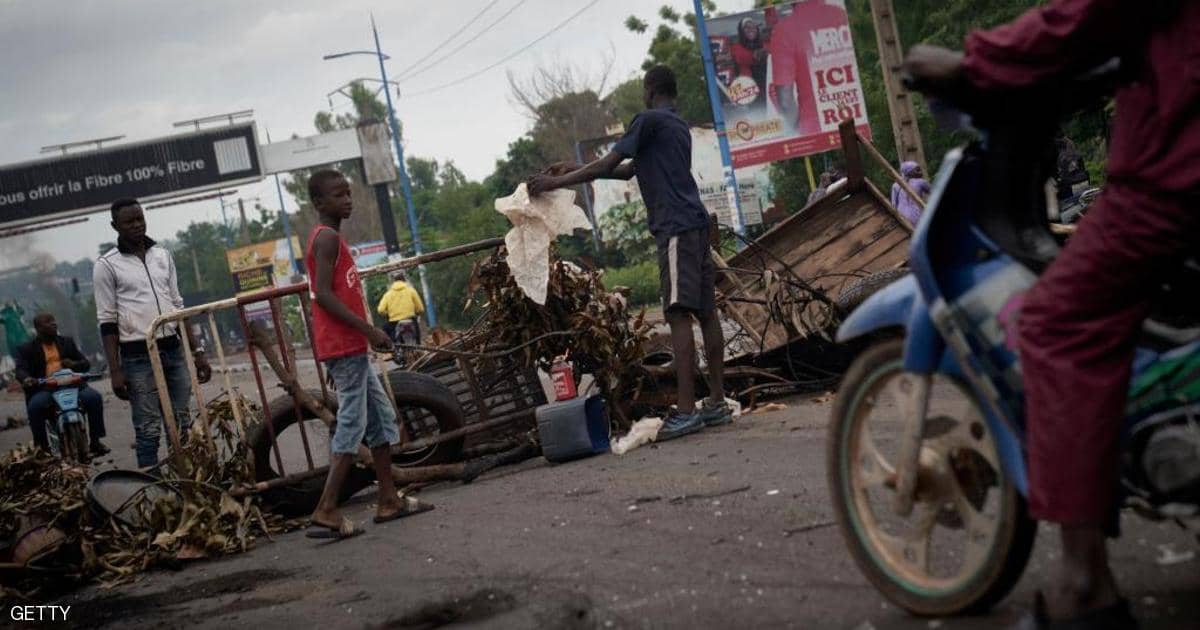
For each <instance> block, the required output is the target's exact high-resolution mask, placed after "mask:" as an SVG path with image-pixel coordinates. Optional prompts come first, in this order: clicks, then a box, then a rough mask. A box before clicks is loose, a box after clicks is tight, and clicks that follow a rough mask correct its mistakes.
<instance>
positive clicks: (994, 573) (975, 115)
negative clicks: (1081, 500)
mask: <svg viewBox="0 0 1200 630" xmlns="http://www.w3.org/2000/svg"><path fill="white" fill-rule="evenodd" d="M1106 79H1107V75H1104V74H1097V75H1094V76H1089V77H1087V78H1086V79H1081V80H1079V81H1077V82H1075V83H1073V84H1071V85H1068V86H1066V87H1067V88H1068V89H1066V90H1064V92H1063V93H1061V94H1058V95H1044V96H1043V97H1042V98H1041V99H1040V100H1039V102H1040V109H1039V108H1031V109H1030V110H1029V111H1028V112H1026V114H1027V115H1022V116H1001V115H999V114H997V113H990V112H988V111H987V109H986V106H982V105H981V106H979V107H977V108H975V107H974V105H975V104H972V103H957V105H960V106H961V109H963V110H965V111H970V112H971V117H970V118H969V119H968V117H967V116H966V115H965V114H959V113H956V112H954V111H951V110H946V111H945V112H943V117H947V116H948V117H949V118H952V119H955V120H958V121H961V122H965V123H969V124H970V125H971V127H972V128H973V129H974V130H975V131H976V139H975V140H974V141H972V142H971V143H970V144H968V145H967V146H966V147H964V148H962V149H955V150H953V151H951V152H949V153H948V154H947V155H946V158H945V160H944V162H943V163H942V166H941V168H940V170H939V172H938V175H937V177H936V180H935V181H934V184H933V190H932V194H931V195H930V197H929V201H928V203H927V206H926V210H925V212H924V214H923V216H922V218H921V221H920V223H919V225H918V226H917V227H916V230H915V232H914V234H913V237H912V241H911V250H910V253H911V261H910V269H911V274H910V275H908V276H906V277H905V278H903V279H901V280H899V281H897V282H895V283H893V284H891V285H890V286H888V287H887V288H885V289H883V290H882V291H880V292H879V293H876V294H875V295H873V296H871V297H870V298H869V299H867V300H866V301H865V302H864V303H863V304H862V305H861V306H860V307H859V308H858V309H856V310H855V311H854V312H853V313H852V314H851V315H850V316H849V317H848V318H847V319H846V320H845V322H844V323H843V325H842V327H841V328H840V330H839V332H838V340H839V341H849V340H852V339H860V340H861V339H864V338H865V339H871V340H872V341H873V343H872V344H871V345H870V346H869V347H868V349H866V350H865V351H864V352H863V353H862V354H861V355H860V356H859V357H858V358H857V360H856V361H855V362H854V364H853V365H852V366H851V368H850V369H849V371H848V372H847V374H846V376H845V378H844V380H843V382H842V385H841V388H840V390H839V392H838V394H837V399H836V402H835V405H834V409H833V417H832V422H831V423H830V427H829V440H828V447H827V448H828V457H827V461H828V471H827V473H828V475H827V476H828V481H829V485H830V494H831V496H832V498H833V500H834V504H835V511H836V515H837V520H838V524H839V526H840V528H841V533H842V535H843V537H844V539H845V541H846V543H847V545H848V546H849V549H850V551H851V553H852V555H853V557H854V559H855V561H856V563H857V564H858V566H859V568H860V569H861V570H862V571H863V573H864V574H865V575H866V577H867V578H868V579H869V580H870V581H871V582H872V584H874V585H875V586H876V588H878V589H879V590H880V591H881V592H882V593H883V595H884V596H886V597H887V598H888V599H889V600H890V601H892V602H893V603H895V604H897V605H898V606H900V607H903V608H905V609H907V610H909V611H911V612H913V613H917V614H922V615H949V614H955V613H961V612H979V611H982V610H986V609H987V608H988V607H990V606H991V605H992V604H994V603H996V602H998V601H999V600H1000V599H1002V598H1003V597H1005V595H1007V594H1008V592H1009V591H1010V590H1011V589H1012V588H1013V586H1014V585H1015V584H1016V583H1017V580H1018V579H1019V578H1020V577H1021V573H1022V572H1023V571H1024V569H1025V565H1026V562H1027V561H1028V559H1029V556H1030V552H1031V550H1032V548H1033V544H1034V537H1035V535H1036V532H1037V526H1036V523H1035V522H1034V520H1033V519H1031V518H1030V516H1029V513H1028V509H1027V506H1026V499H1025V496H1026V494H1027V492H1028V487H1029V486H1028V484H1029V481H1028V476H1027V465H1026V461H1025V445H1024V441H1025V427H1024V399H1023V386H1022V380H1021V379H1022V377H1021V369H1020V363H1019V360H1018V357H1017V356H1016V353H1015V351H1014V348H1015V343H1014V341H1015V340H1014V339H1011V338H1008V336H1007V331H1008V330H1011V327H1010V324H1011V322H1012V321H1013V319H1012V318H1013V317H1014V316H1015V313H1016V309H1017V308H1018V307H1019V300H1020V297H1021V295H1022V294H1023V293H1024V292H1025V291H1026V290H1027V289H1029V288H1030V287H1031V286H1032V285H1033V284H1034V282H1035V280H1036V279H1037V276H1038V274H1039V273H1040V272H1041V271H1042V270H1044V269H1045V267H1046V265H1047V264H1049V262H1050V261H1051V260H1053V258H1054V257H1055V255H1056V254H1057V252H1058V251H1059V245H1058V242H1057V241H1056V239H1055V238H1054V236H1053V235H1052V234H1051V232H1050V230H1049V222H1048V219H1047V217H1048V212H1047V210H1048V203H1049V202H1048V200H1047V194H1046V182H1047V181H1048V180H1049V179H1050V178H1051V177H1052V175H1053V173H1054V170H1053V169H1054V161H1053V155H1054V152H1053V138H1054V132H1055V128H1056V127H1057V114H1065V113H1067V111H1069V110H1071V109H1073V108H1075V107H1077V106H1078V105H1079V104H1080V103H1079V102H1078V101H1076V102H1071V101H1072V99H1074V98H1078V97H1084V96H1089V97H1090V98H1095V97H1097V96H1098V95H1099V94H1101V93H1102V92H1103V91H1105V90H1106V89H1107V83H1108V81H1106ZM1102 88H1103V89H1102ZM994 100H995V99H994ZM1047 103H1050V105H1049V106H1047ZM1055 105H1058V106H1059V107H1060V109H1061V111H1054V110H1055ZM1005 107H1006V108H1008V109H1010V110H1011V109H1012V108H1013V105H1012V103H1011V101H1005ZM1047 110H1050V111H1047ZM1008 113H1010V114H1011V113H1012V112H1011V111H1009V112H1008ZM1197 269H1198V268H1197V267H1196V265H1194V264H1191V265H1184V266H1183V267H1182V268H1181V269H1179V272H1178V274H1175V275H1172V276H1169V277H1163V278H1160V279H1158V282H1159V284H1160V285H1161V286H1162V289H1161V291H1160V292H1159V294H1158V297H1157V298H1156V300H1155V309H1154V315H1153V316H1152V319H1151V320H1149V321H1147V322H1146V325H1145V327H1144V332H1143V335H1142V339H1141V340H1140V341H1139V344H1138V350H1137V358H1136V360H1135V365H1134V374H1133V379H1132V382H1131V383H1130V390H1129V402H1128V406H1127V414H1128V420H1127V422H1126V424H1125V426H1124V430H1123V431H1122V437H1121V440H1122V441H1121V446H1120V458H1119V464H1118V465H1119V466H1120V468H1121V471H1120V479H1121V488H1120V491H1121V500H1122V504H1123V505H1124V506H1126V507H1132V508H1133V509H1135V510H1136V511H1137V512H1139V513H1140V514H1142V515H1144V516H1146V517H1148V518H1151V519H1155V520H1163V519H1174V520H1178V521H1180V522H1181V524H1183V523H1184V522H1191V519H1195V518H1196V517H1197V516H1198V515H1200V423H1198V422H1197V420H1196V416H1197V414H1200V328H1197V324H1200V312H1197V309H1198V308H1200V307H1197V306H1196V305H1195V304H1194V302H1195V300H1194V299H1191V298H1192V296H1194V295H1195V294H1196V293H1195V292H1196V290H1197V289H1198V288H1200V271H1198V270H1197Z"/></svg>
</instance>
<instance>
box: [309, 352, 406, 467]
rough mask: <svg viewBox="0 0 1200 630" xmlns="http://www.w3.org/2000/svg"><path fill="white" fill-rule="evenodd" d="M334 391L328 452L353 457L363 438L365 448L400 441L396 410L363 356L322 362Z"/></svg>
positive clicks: (369, 363)
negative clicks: (333, 423)
mask: <svg viewBox="0 0 1200 630" xmlns="http://www.w3.org/2000/svg"><path fill="white" fill-rule="evenodd" d="M325 366H326V367H327V368H328V370H329V374H330V375H331V376H333V385H334V387H335V388H337V398H338V410H337V427H336V428H334V431H333V439H332V440H331V441H330V450H331V451H333V453H334V454H335V455H339V454H354V453H355V452H357V451H358V445H359V444H361V443H362V442H363V441H364V439H365V441H366V443H367V446H368V447H369V448H378V447H380V446H385V445H388V444H395V443H397V442H399V441H400V430H399V428H398V427H397V426H396V410H395V409H394V408H393V407H392V401H391V400H390V399H388V395H387V391H386V390H384V389H383V383H381V382H380V381H379V373H378V372H376V371H375V366H373V365H371V359H370V358H369V357H368V356H367V355H365V354H356V355H354V356H350V357H342V358H339V359H330V360H329V361H326V362H325Z"/></svg>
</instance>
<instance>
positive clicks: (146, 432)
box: [121, 347, 192, 468]
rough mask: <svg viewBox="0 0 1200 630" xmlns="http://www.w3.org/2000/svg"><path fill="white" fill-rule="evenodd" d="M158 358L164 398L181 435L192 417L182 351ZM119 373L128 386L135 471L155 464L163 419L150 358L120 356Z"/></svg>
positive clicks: (190, 395) (190, 424)
mask: <svg viewBox="0 0 1200 630" xmlns="http://www.w3.org/2000/svg"><path fill="white" fill-rule="evenodd" d="M159 356H160V357H161V358H162V366H163V376H164V377H165V378H166V381H167V394H168V395H169V396H170V398H171V406H172V407H173V408H174V415H175V425H176V426H177V427H179V432H180V433H181V434H186V433H187V431H188V429H189V428H191V426H192V414H191V411H190V410H189V409H188V401H189V400H190V399H191V397H192V382H191V377H190V376H189V375H188V369H187V364H186V363H184V361H186V359H185V358H184V356H183V348H182V347H177V348H174V349H172V350H162V351H160V352H159ZM121 371H122V372H124V373H125V381H126V383H127V384H128V385H129V404H130V406H131V407H132V408H133V431H134V433H135V434H136V435H137V440H136V442H137V462H138V467H139V468H147V467H150V466H154V465H155V464H157V463H158V443H159V442H160V441H161V440H160V436H161V435H162V426H163V416H162V406H161V405H160V404H159V401H158V388H157V387H156V386H155V384H154V369H153V367H152V366H151V365H150V355H133V356H125V355H122V356H121Z"/></svg>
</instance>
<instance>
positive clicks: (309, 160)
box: [259, 129, 362, 174]
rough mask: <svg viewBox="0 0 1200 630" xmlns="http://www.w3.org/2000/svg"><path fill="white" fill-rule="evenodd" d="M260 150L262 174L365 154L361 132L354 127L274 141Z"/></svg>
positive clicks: (350, 158) (292, 169) (349, 158)
mask: <svg viewBox="0 0 1200 630" xmlns="http://www.w3.org/2000/svg"><path fill="white" fill-rule="evenodd" d="M259 152H260V153H261V155H262V163H263V173H267V174H270V173H286V172H288V171H294V170H298V169H302V168H308V167H311V166H317V165H321V164H333V163H335V162H341V161H344V160H354V159H358V157H359V156H360V155H362V150H361V149H360V148H359V146H358V132H357V131H356V130H354V129H339V130H337V131H331V132H329V133H320V134H317V135H315V136H307V137H304V138H292V139H291V140H285V141H283V142H272V143H271V144H264V145H263V146H262V147H261V148H260V149H259Z"/></svg>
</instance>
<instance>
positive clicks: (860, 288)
mask: <svg viewBox="0 0 1200 630" xmlns="http://www.w3.org/2000/svg"><path fill="white" fill-rule="evenodd" d="M908 274H909V271H908V269H907V268H900V269H886V270H884V271H877V272H875V273H873V274H870V275H868V276H865V277H862V278H859V279H858V280H855V281H854V282H852V283H850V284H849V285H848V286H847V287H846V288H845V289H842V292H841V293H840V294H838V298H837V305H838V308H840V309H842V313H843V314H845V315H849V314H850V313H852V312H854V309H856V308H858V307H859V306H861V305H862V303H863V302H866V301H867V298H869V297H871V296H872V295H875V294H876V293H878V292H879V291H880V290H882V289H883V288H885V287H887V286H888V285H890V284H892V283H893V282H896V281H897V280H899V279H901V278H903V277H904V276H907V275H908Z"/></svg>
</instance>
